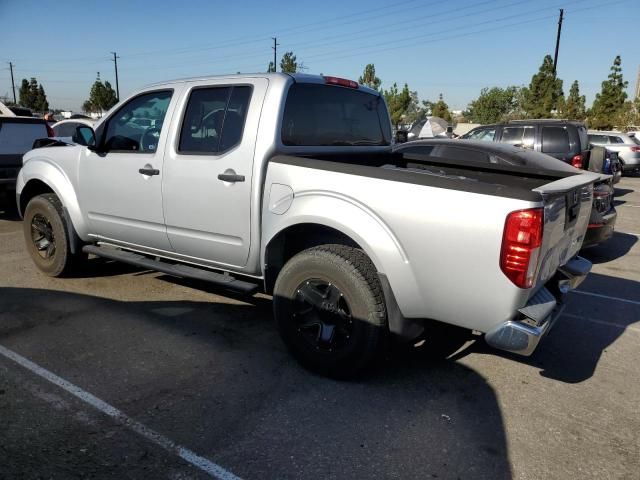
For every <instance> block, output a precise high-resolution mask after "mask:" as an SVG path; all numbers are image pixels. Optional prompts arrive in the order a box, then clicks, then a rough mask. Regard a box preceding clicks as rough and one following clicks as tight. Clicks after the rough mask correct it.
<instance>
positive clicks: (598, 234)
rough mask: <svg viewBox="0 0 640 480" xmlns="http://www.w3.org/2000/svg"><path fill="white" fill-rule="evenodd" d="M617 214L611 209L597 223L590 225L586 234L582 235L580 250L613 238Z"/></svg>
mask: <svg viewBox="0 0 640 480" xmlns="http://www.w3.org/2000/svg"><path fill="white" fill-rule="evenodd" d="M617 218H618V213H617V212H616V211H615V209H611V211H610V212H609V213H607V214H606V215H602V217H601V218H600V219H599V220H600V221H599V222H598V223H590V224H589V227H588V228H587V233H586V234H585V235H584V240H583V242H582V248H588V247H593V246H594V245H597V244H599V243H602V242H604V241H606V240H609V239H610V238H611V237H612V236H613V230H614V227H615V225H616V219H617Z"/></svg>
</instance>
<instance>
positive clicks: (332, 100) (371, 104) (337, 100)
mask: <svg viewBox="0 0 640 480" xmlns="http://www.w3.org/2000/svg"><path fill="white" fill-rule="evenodd" d="M282 143H283V144H284V145H296V146H331V145H348V146H352V145H354V146H355V145H390V143H391V125H390V123H389V114H388V113H387V109H386V106H385V103H384V101H383V100H382V98H381V97H380V96H378V95H372V94H371V93H367V92H362V91H359V90H356V89H352V88H345V87H338V86H332V85H321V84H311V83H294V84H293V85H292V86H291V88H290V89H289V93H288V95H287V103H286V105H285V109H284V116H283V118H282Z"/></svg>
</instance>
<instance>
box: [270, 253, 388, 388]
mask: <svg viewBox="0 0 640 480" xmlns="http://www.w3.org/2000/svg"><path fill="white" fill-rule="evenodd" d="M274 314H275V318H276V322H277V324H278V329H279V331H280V335H281V336H282V339H283V341H284V343H285V344H286V345H287V347H288V348H289V350H290V351H291V352H292V354H293V355H294V356H295V357H296V359H297V360H298V361H299V362H300V363H301V364H302V365H304V366H305V367H307V368H309V369H310V370H313V371H315V372H318V373H321V374H323V375H328V376H331V377H338V378H346V377H351V376H353V375H355V374H356V373H358V372H359V371H360V370H362V369H363V368H365V367H366V366H367V365H368V364H370V363H371V361H372V360H373V359H374V358H375V357H376V355H377V354H378V353H379V351H380V347H381V345H382V343H383V340H384V338H385V335H386V330H387V328H386V310H385V304H384V297H383V294H382V288H381V286H380V282H379V280H378V276H377V273H376V269H375V267H374V266H373V264H372V263H371V261H370V260H369V258H368V257H367V256H366V255H365V254H364V253H363V252H362V251H361V250H358V249H355V248H351V247H346V246H343V245H322V246H319V247H314V248H310V249H308V250H304V251H303V252H301V253H299V254H297V255H296V256H294V257H293V258H292V259H291V260H289V261H288V262H287V264H286V265H285V266H284V267H283V268H282V270H281V271H280V274H279V275H278V279H277V281H276V285H275V289H274Z"/></svg>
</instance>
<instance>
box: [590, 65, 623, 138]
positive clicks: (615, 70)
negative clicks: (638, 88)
mask: <svg viewBox="0 0 640 480" xmlns="http://www.w3.org/2000/svg"><path fill="white" fill-rule="evenodd" d="M628 84H629V82H626V81H625V80H624V78H623V76H622V60H621V59H620V55H618V56H616V58H615V59H614V60H613V65H611V73H609V77H608V79H607V80H605V81H604V82H602V89H601V90H600V93H598V94H596V99H595V100H594V101H593V106H592V107H591V111H590V112H589V126H590V127H591V128H599V129H603V130H608V129H611V128H613V126H614V124H615V122H616V120H617V117H618V116H619V115H620V112H621V110H622V108H623V107H624V104H625V100H626V99H627V92H626V91H625V90H626V88H627V85H628Z"/></svg>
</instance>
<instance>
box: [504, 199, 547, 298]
mask: <svg viewBox="0 0 640 480" xmlns="http://www.w3.org/2000/svg"><path fill="white" fill-rule="evenodd" d="M543 225H544V209H542V208H531V209H528V210H518V211H515V212H511V213H510V214H509V215H507V221H506V222H505V225H504V235H503V237H502V250H501V251H500V269H501V270H502V271H503V272H504V274H505V275H506V276H507V277H508V278H509V280H511V281H512V282H513V283H514V284H515V285H516V286H518V287H520V288H531V287H532V286H533V281H534V279H535V276H536V269H537V266H538V257H539V255H540V245H542V230H543Z"/></svg>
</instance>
